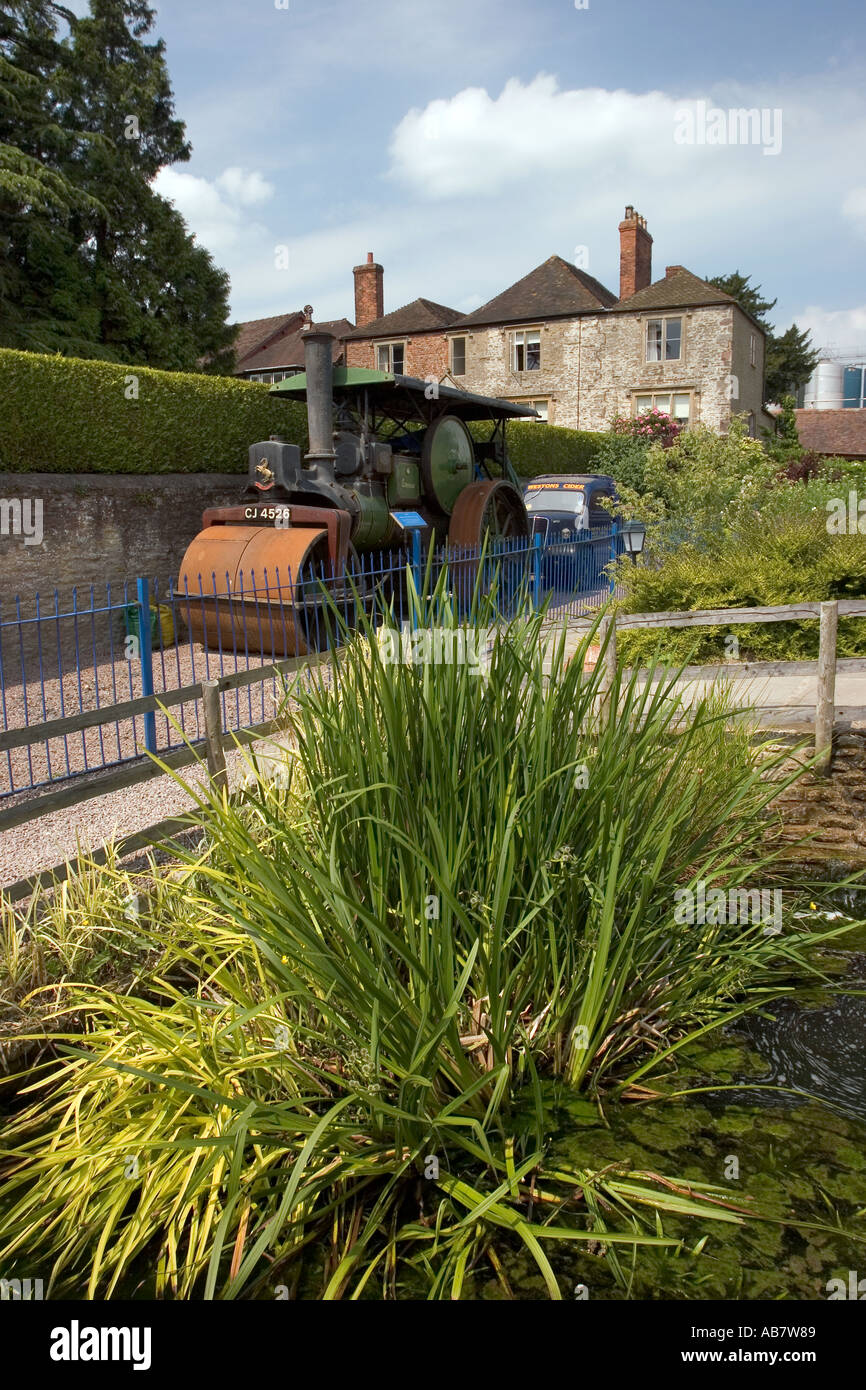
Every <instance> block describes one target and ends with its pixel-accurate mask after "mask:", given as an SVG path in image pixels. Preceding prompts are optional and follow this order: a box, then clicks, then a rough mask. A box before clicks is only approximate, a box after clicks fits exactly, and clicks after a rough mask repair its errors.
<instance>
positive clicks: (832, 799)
mask: <svg viewBox="0 0 866 1390" xmlns="http://www.w3.org/2000/svg"><path fill="white" fill-rule="evenodd" d="M784 748H785V744H784V743H780V744H778V745H776V748H775V749H774V750H773V751H783V749H784ZM811 751H812V750H811V749H810V748H807V749H805V750H804V751H801V752H798V753H796V754H794V753H792V755H791V759H790V761H789V763H788V764H787V765H786V767H785V769H784V771H788V770H789V769H791V768H793V766H794V765H795V764H801V763H802V762H803V761H805V760H806V759H807V758H808V757H809V756H810V755H811ZM773 810H774V811H776V812H778V814H779V816H780V817H781V821H782V829H781V832H780V833H781V838H782V839H783V840H784V841H786V842H787V843H788V844H789V845H790V846H791V848H790V851H789V854H790V858H791V859H793V860H796V861H799V862H800V863H802V864H803V865H804V867H809V868H811V869H816V870H821V871H823V872H824V873H831V874H832V876H834V877H838V876H840V875H842V874H844V873H849V872H853V871H854V870H855V869H863V868H866V731H864V729H863V728H862V726H856V727H848V728H847V729H840V730H838V731H837V733H836V735H835V736H834V739H833V761H832V765H831V774H830V776H829V777H819V776H816V775H815V774H814V773H813V772H805V773H804V774H803V775H802V777H800V778H799V779H798V780H797V781H796V782H794V783H793V784H792V785H791V786H790V787H788V788H786V790H785V791H784V792H782V793H781V794H780V795H779V796H778V797H777V798H776V800H775V801H774V802H773ZM807 836H808V837H809V843H808V844H800V843H798V842H799V841H801V840H802V839H803V838H804V837H807Z"/></svg>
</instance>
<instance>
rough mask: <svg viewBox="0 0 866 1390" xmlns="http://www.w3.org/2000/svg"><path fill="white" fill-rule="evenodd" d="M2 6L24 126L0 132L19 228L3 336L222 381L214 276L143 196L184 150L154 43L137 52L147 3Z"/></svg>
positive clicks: (174, 215) (12, 233)
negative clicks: (61, 33)
mask: <svg viewBox="0 0 866 1390" xmlns="http://www.w3.org/2000/svg"><path fill="white" fill-rule="evenodd" d="M7 8H8V10H9V18H8V20H7V21H6V28H5V29H2V30H0V35H5V36H6V43H5V45H3V44H2V40H0V56H2V57H3V59H5V61H6V63H7V64H8V66H7V68H0V79H2V78H3V77H4V76H5V78H6V82H7V91H8V95H9V101H8V102H7V103H6V106H7V109H8V110H9V111H13V110H14V109H15V106H16V104H17V107H18V109H19V110H21V111H26V114H28V116H29V121H26V122H24V125H23V129H22V133H21V135H20V137H19V135H18V134H17V130H18V123H17V122H16V136H15V137H14V144H13V143H12V141H11V140H9V139H8V137H7V144H8V146H9V150H10V151H11V153H7V154H6V161H7V170H6V178H7V186H8V190H7V193H6V195H5V196H6V197H7V200H11V199H14V198H17V203H14V205H10V209H7V210H9V211H11V212H13V213H14V212H15V210H16V209H17V212H18V214H19V217H18V222H19V223H21V225H18V224H17V223H16V225H14V226H11V225H10V227H9V228H8V229H4V230H8V233H9V234H8V237H7V238H6V241H7V243H8V254H7V256H6V257H5V261H4V269H5V271H6V275H5V281H4V283H0V294H2V293H3V291H4V287H5V293H6V296H7V298H9V299H10V301H11V300H14V302H15V314H14V315H11V316H10V319H9V322H10V324H11V325H13V326H12V327H10V329H9V330H8V332H7V334H6V337H5V341H7V342H11V343H12V344H14V345H16V346H25V347H31V348H36V349H38V350H42V351H50V350H60V351H62V352H67V353H74V354H76V355H79V356H89V357H104V358H108V359H111V360H115V361H123V362H131V363H142V364H143V363H147V364H149V365H151V366H155V367H165V368H168V369H175V370H177V369H187V370H189V369H195V368H196V366H197V365H198V364H199V362H200V361H201V360H202V359H207V361H208V370H209V371H215V372H220V371H230V370H231V367H232V364H233V353H232V349H231V343H232V339H233V336H234V331H233V328H232V327H231V326H229V325H228V323H227V317H228V292H229V281H228V276H227V275H226V274H225V272H224V271H222V270H220V269H218V268H217V266H216V265H215V264H214V262H213V259H212V258H211V256H210V253H209V252H208V251H207V250H206V249H205V248H204V247H201V246H198V245H197V244H196V242H195V240H194V238H193V237H192V236H191V235H190V234H189V232H188V230H187V228H186V225H185V223H184V221H183V218H182V217H181V215H180V214H179V213H178V212H177V211H176V210H175V209H174V208H173V207H172V206H171V204H170V203H168V202H167V201H166V200H165V199H164V198H161V197H160V196H159V195H158V194H157V193H156V192H155V191H154V189H153V187H152V180H153V178H154V176H155V174H156V173H157V171H158V170H159V169H160V168H162V167H164V166H165V165H168V164H173V163H176V162H178V161H183V160H186V159H188V158H189V154H190V146H189V143H188V141H187V139H186V134H185V129H184V125H183V122H182V121H180V120H179V119H177V117H176V116H175V114H174V99H173V96H172V91H171V84H170V81H169V76H168V72H167V69H166V64H165V46H164V44H163V42H162V40H155V41H153V42H149V41H148V36H149V35H150V32H151V30H152V27H153V23H154V17H155V13H154V10H153V9H152V8H151V7H150V5H148V4H147V3H146V0H90V13H89V14H88V15H87V16H85V17H83V18H79V17H77V16H75V15H74V14H72V13H70V12H69V11H67V10H65V9H63V8H62V6H60V5H58V4H55V3H54V0H14V4H13V5H11V6H8V7H7ZM61 20H62V21H63V23H64V25H66V26H68V34H67V35H66V36H65V37H64V38H63V39H62V40H60V39H59V38H58V26H59V23H60V21H61ZM13 26H14V27H13ZM0 119H2V110H0ZM10 124H11V122H10ZM4 133H5V132H4V126H3V125H2V124H0V140H2V139H3V135H4ZM0 153H2V150H0ZM28 161H29V162H28ZM34 161H35V162H36V164H37V165H38V166H39V169H41V171H42V173H41V175H40V176H39V177H37V171H36V169H35V168H34V167H33V164H34ZM17 170H21V171H23V173H22V172H17V173H16V171H17ZM28 170H29V173H30V179H31V184H30V185H29V186H27V187H25V186H24V185H23V184H22V183H21V179H22V177H23V176H24V174H26V173H27V171H28ZM2 171H3V165H2V164H0V176H2ZM16 177H17V179H18V184H17V192H16V191H15V186H13V183H12V181H13V180H14V179H15V178H16ZM39 178H41V185H40V182H39ZM3 188H4V185H3V184H2V182H0V197H2V196H3V192H2V190H3ZM2 210H3V207H2V204H0V212H2ZM34 213H35V214H36V215H35V216H34ZM13 220H14V219H13ZM0 225H2V224H0ZM0 274H2V272H0Z"/></svg>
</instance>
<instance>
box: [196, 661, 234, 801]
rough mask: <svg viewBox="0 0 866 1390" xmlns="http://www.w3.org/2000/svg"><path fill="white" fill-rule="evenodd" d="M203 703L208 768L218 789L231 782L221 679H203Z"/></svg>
mask: <svg viewBox="0 0 866 1390" xmlns="http://www.w3.org/2000/svg"><path fill="white" fill-rule="evenodd" d="M201 693H202V704H203V705H204V736H205V742H206V744H207V770H208V772H209V773H210V779H211V782H212V783H213V785H214V787H215V788H217V790H220V791H221V790H222V789H223V788H224V787H227V786H228V784H229V776H228V772H227V771H226V755H225V753H224V751H223V714H222V705H221V702H220V683H219V681H202V683H201Z"/></svg>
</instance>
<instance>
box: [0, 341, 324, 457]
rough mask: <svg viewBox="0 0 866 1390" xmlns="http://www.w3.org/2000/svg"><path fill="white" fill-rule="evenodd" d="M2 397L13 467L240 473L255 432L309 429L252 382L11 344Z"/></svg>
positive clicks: (2, 444) (1, 433)
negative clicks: (21, 348) (22, 349)
mask: <svg viewBox="0 0 866 1390" xmlns="http://www.w3.org/2000/svg"><path fill="white" fill-rule="evenodd" d="M133 379H134V380H133ZM136 383H137V385H136ZM135 390H137V397H138V398H137V399H127V396H128V395H129V394H130V393H131V392H133V391H135ZM0 400H2V402H3V409H2V412H0V466H2V467H3V468H4V469H6V470H7V471H9V472H13V473H24V472H31V471H34V472H47V473H211V472H214V473H245V472H246V468H247V450H248V448H249V446H250V444H254V443H255V442H256V440H258V439H267V438H268V437H269V436H270V435H272V434H280V435H282V436H283V437H284V438H286V439H288V440H290V441H291V442H292V443H295V444H300V445H301V446H305V444H306V438H307V424H306V411H305V409H304V407H303V406H302V405H298V404H296V403H294V402H287V401H280V400H276V399H271V398H270V397H269V395H268V388H267V387H266V386H264V385H261V384H259V383H257V382H246V381H237V380H235V379H233V378H231V377H216V376H204V375H198V374H194V373H188V372H161V371H156V370H154V369H152V368H150V367H134V368H133V367H128V366H118V365H117V364H116V363H112V362H95V361H84V360H82V359H80V358H74V357H60V356H57V357H49V356H45V355H43V354H41V353H35V352H16V351H13V350H11V349H2V350H0Z"/></svg>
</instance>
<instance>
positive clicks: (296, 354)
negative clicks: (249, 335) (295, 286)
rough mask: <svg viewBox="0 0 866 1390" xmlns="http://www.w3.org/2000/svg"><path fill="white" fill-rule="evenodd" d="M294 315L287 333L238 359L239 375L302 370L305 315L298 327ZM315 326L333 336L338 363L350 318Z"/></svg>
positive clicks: (334, 352)
mask: <svg viewBox="0 0 866 1390" xmlns="http://www.w3.org/2000/svg"><path fill="white" fill-rule="evenodd" d="M295 317H296V316H295V315H292V316H291V317H290V318H288V319H287V320H286V323H287V325H288V331H287V332H286V333H284V334H280V336H279V337H276V338H274V337H272V338H271V340H270V341H268V340H266V341H265V344H264V346H263V347H262V348H260V349H259V350H258V351H256V352H253V353H251V354H250V356H248V357H247V358H246V359H245V360H244V361H241V360H240V358H238V365H237V368H236V370H237V371H239V372H244V373H246V372H267V371H273V370H274V369H275V368H286V367H298V368H300V370H301V371H303V368H304V340H303V334H302V332H301V327H300V325H302V324H303V322H304V316H303V314H300V315H298V316H297V317H298V318H299V325H298V326H297V327H295ZM315 327H316V328H317V329H319V330H320V331H321V332H323V333H333V335H334V348H333V357H334V361H335V362H339V360H340V358H341V357H342V355H343V348H342V342H341V340H342V338H343V337H344V336H345V334H346V332H347V330H348V329H350V328H351V327H352V325H351V323H350V322H349V320H348V319H330V320H329V321H328V322H327V323H316V324H315Z"/></svg>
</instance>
